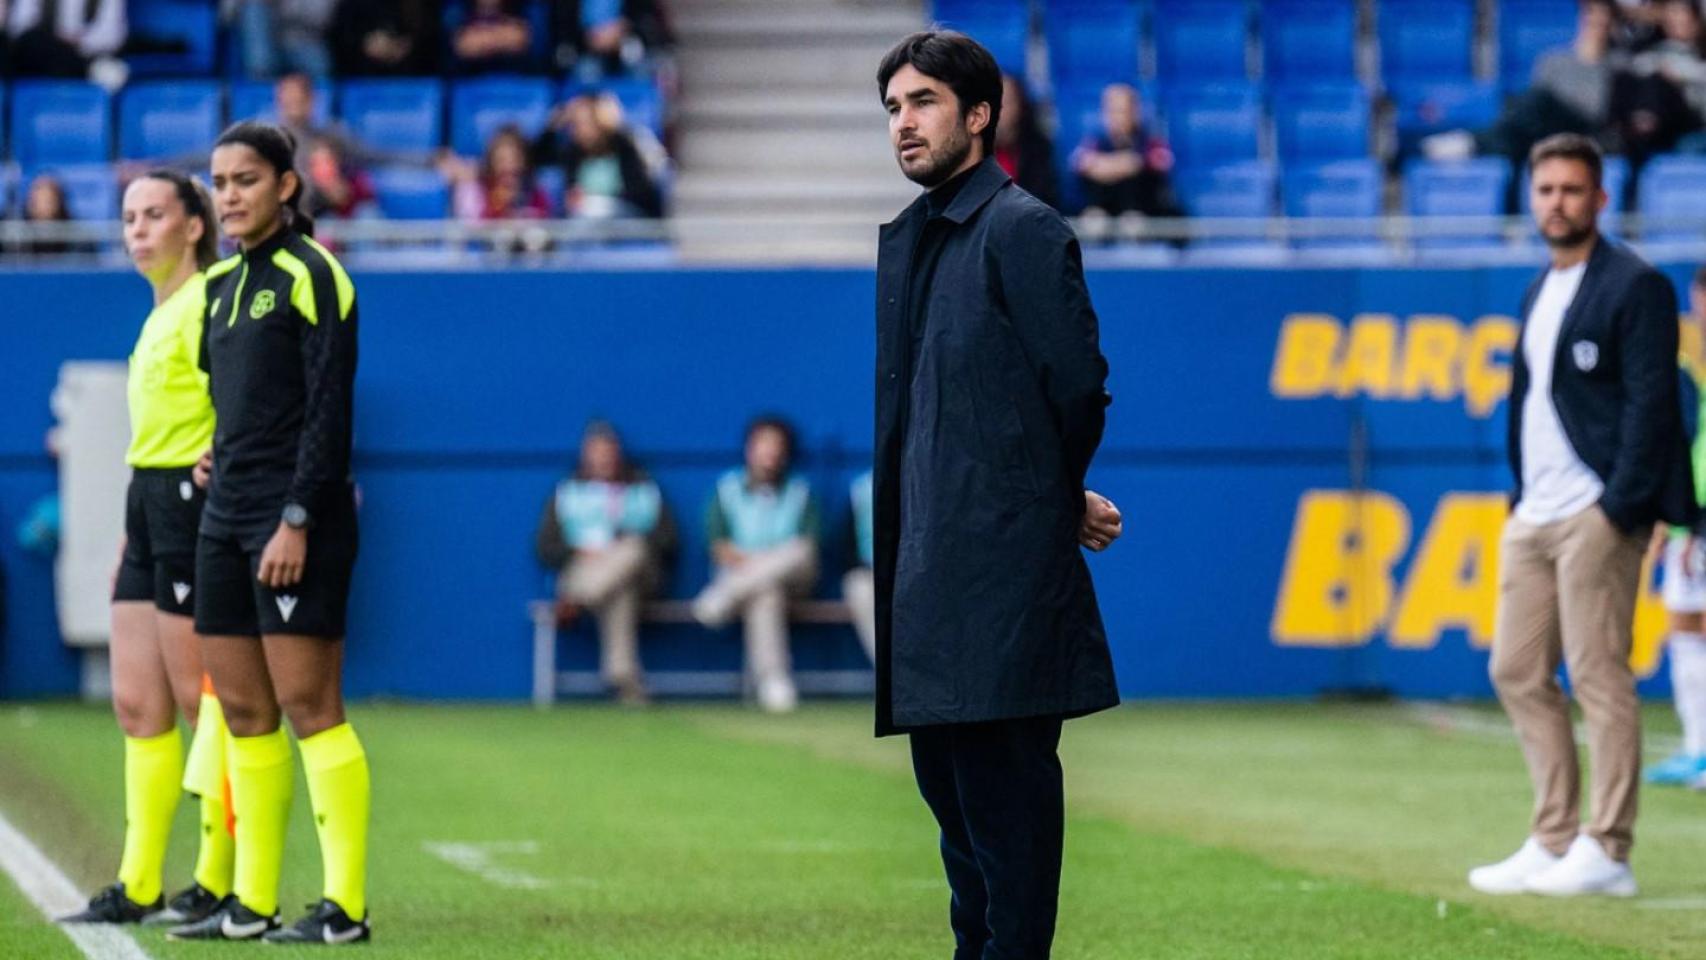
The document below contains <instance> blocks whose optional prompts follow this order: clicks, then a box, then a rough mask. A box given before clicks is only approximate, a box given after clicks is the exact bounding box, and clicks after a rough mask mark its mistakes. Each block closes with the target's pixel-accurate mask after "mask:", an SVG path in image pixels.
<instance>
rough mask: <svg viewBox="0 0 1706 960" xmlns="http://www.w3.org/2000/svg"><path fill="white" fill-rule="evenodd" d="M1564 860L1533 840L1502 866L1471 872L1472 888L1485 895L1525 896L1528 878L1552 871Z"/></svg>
mask: <svg viewBox="0 0 1706 960" xmlns="http://www.w3.org/2000/svg"><path fill="white" fill-rule="evenodd" d="M1563 859H1564V858H1563V857H1560V856H1558V855H1557V854H1555V853H1553V852H1552V851H1550V850H1548V849H1546V848H1545V847H1543V846H1541V845H1540V841H1539V840H1536V839H1534V838H1533V837H1529V838H1528V839H1527V840H1526V841H1524V842H1523V845H1522V848H1521V849H1519V850H1517V852H1515V853H1513V854H1511V855H1510V856H1508V857H1506V858H1504V859H1503V860H1500V861H1499V862H1498V863H1489V864H1487V865H1486V866H1484V867H1476V868H1475V869H1473V870H1471V871H1469V885H1470V886H1471V887H1474V888H1475V889H1476V890H1479V891H1481V892H1482V893H1492V894H1508V893H1523V892H1525V891H1526V890H1527V889H1528V888H1527V887H1526V886H1525V884H1526V883H1527V882H1528V878H1529V877H1532V876H1534V875H1535V874H1537V873H1540V872H1542V871H1544V870H1548V869H1550V868H1552V867H1554V866H1556V865H1557V864H1558V863H1560V862H1562V861H1563Z"/></svg>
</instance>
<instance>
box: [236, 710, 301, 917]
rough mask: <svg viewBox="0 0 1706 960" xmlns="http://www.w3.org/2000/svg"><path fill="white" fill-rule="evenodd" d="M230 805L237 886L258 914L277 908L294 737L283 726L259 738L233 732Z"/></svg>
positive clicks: (243, 897) (249, 905)
mask: <svg viewBox="0 0 1706 960" xmlns="http://www.w3.org/2000/svg"><path fill="white" fill-rule="evenodd" d="M230 749H231V806H232V809H233V810H235V811H236V813H237V838H236V840H237V843H236V845H237V851H236V863H235V865H234V867H233V870H232V878H233V883H232V890H233V892H235V893H236V894H237V899H238V900H241V901H242V902H243V905H244V906H246V907H248V908H249V909H250V910H254V911H255V912H257V913H261V914H266V915H269V916H270V915H271V914H273V913H276V912H277V911H278V871H279V865H280V864H281V863H282V862H283V860H284V831H285V827H286V826H287V825H288V824H289V820H290V792H291V788H292V781H293V778H292V776H291V769H290V738H289V737H287V736H285V734H284V728H282V727H280V728H279V729H277V730H274V731H273V732H272V733H263V734H261V735H260V736H258V737H232V738H231V740H230Z"/></svg>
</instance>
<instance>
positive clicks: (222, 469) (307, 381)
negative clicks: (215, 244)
mask: <svg viewBox="0 0 1706 960" xmlns="http://www.w3.org/2000/svg"><path fill="white" fill-rule="evenodd" d="M207 305H208V306H207V324H206V332H205V335H204V337H203V340H202V356H201V363H202V367H203V368H204V369H205V370H207V372H208V378H209V385H208V387H209V390H210V391H211V392H212V394H213V408H214V411H215V413H216V415H217V418H218V419H217V423H216V425H215V428H214V435H213V461H214V466H213V483H212V486H211V488H210V489H209V491H208V497H207V506H206V508H205V510H204V511H203V513H202V527H201V529H202V532H203V533H204V534H208V535H211V536H219V537H235V538H237V539H239V540H241V541H243V542H244V546H245V548H246V549H250V550H257V551H258V550H260V549H261V548H262V547H264V546H265V544H266V541H267V539H268V538H269V537H270V536H271V535H272V533H273V531H275V530H276V529H277V528H278V524H279V520H280V518H281V514H282V511H283V509H284V507H285V505H286V504H299V505H301V506H302V507H304V508H306V509H307V511H308V514H309V516H310V517H311V518H313V519H314V520H316V521H318V520H323V519H328V518H331V517H333V516H340V515H344V514H345V513H347V511H346V510H344V509H342V507H343V502H347V500H348V497H349V492H350V488H351V480H350V434H351V430H352V411H353V405H352V395H353V393H354V390H355V360H356V304H355V286H354V285H353V284H351V283H350V278H349V274H347V273H345V272H344V268H343V265H342V264H340V263H338V261H337V260H336V259H335V258H334V257H333V256H332V255H331V254H330V253H328V252H327V251H326V248H325V247H323V246H321V245H320V244H318V243H316V242H315V241H314V240H313V239H312V238H311V237H307V236H304V235H302V234H300V233H297V232H296V231H294V230H292V229H290V228H289V227H288V226H286V227H284V228H282V229H280V230H279V231H278V232H277V233H275V234H274V235H273V236H272V237H270V238H269V239H267V240H266V241H264V242H262V243H261V244H260V245H259V246H256V247H255V248H253V249H251V250H245V251H243V252H242V253H240V254H238V255H236V256H234V257H230V258H227V259H225V260H222V261H220V262H219V263H216V264H214V265H213V266H212V267H210V268H208V271H207ZM340 501H343V502H340Z"/></svg>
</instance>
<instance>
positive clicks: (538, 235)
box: [439, 124, 551, 253]
mask: <svg viewBox="0 0 1706 960" xmlns="http://www.w3.org/2000/svg"><path fill="white" fill-rule="evenodd" d="M527 146H528V145H527V138H525V137H523V136H522V135H521V128H520V127H517V126H516V125H514V124H505V125H504V126H502V127H499V128H498V130H497V132H495V133H493V134H492V139H491V140H490V141H489V142H487V144H486V153H485V156H484V157H483V158H482V159H481V160H480V162H479V164H478V165H477V166H476V165H474V164H471V163H469V162H468V161H466V160H464V159H462V158H461V157H456V156H450V155H448V154H447V155H445V156H444V157H443V158H441V160H440V161H439V170H440V172H441V173H443V174H444V176H445V179H447V180H449V181H450V184H451V205H452V207H453V208H454V209H455V213H456V217H457V219H460V220H467V221H474V222H481V221H484V222H493V221H505V220H517V221H528V220H543V219H545V218H546V217H548V216H550V215H551V202H550V199H549V198H548V197H547V196H546V195H545V191H544V190H543V189H541V188H540V186H539V182H538V179H537V177H536V176H535V175H534V168H533V163H532V161H531V160H530V158H529V156H528V152H527ZM492 243H493V245H494V247H496V248H497V249H498V250H500V251H517V250H524V251H528V252H534V253H537V252H539V251H543V250H545V249H546V248H547V247H549V246H550V245H551V241H550V235H549V234H547V233H546V232H545V231H544V229H542V228H539V227H534V228H532V229H519V230H516V231H514V232H504V233H500V234H496V235H494V236H493V237H492Z"/></svg>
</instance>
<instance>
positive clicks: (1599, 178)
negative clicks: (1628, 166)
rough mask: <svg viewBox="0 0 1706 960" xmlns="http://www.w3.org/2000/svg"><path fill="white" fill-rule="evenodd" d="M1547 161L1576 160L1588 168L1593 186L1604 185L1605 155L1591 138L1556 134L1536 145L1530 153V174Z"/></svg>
mask: <svg viewBox="0 0 1706 960" xmlns="http://www.w3.org/2000/svg"><path fill="white" fill-rule="evenodd" d="M1547 160H1574V161H1576V162H1577V163H1580V164H1582V165H1583V166H1586V167H1587V168H1588V173H1590V174H1592V176H1593V185H1594V186H1596V187H1599V186H1603V185H1604V177H1605V155H1604V154H1602V153H1600V150H1599V144H1597V143H1594V142H1593V140H1592V139H1591V138H1589V137H1584V136H1582V135H1581V134H1579V133H1555V134H1553V135H1552V136H1550V137H1547V138H1546V139H1544V140H1542V141H1540V142H1539V143H1537V144H1535V145H1534V149H1532V150H1530V151H1528V172H1529V173H1533V172H1534V168H1535V167H1538V166H1540V165H1541V164H1542V163H1544V162H1546V161H1547Z"/></svg>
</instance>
